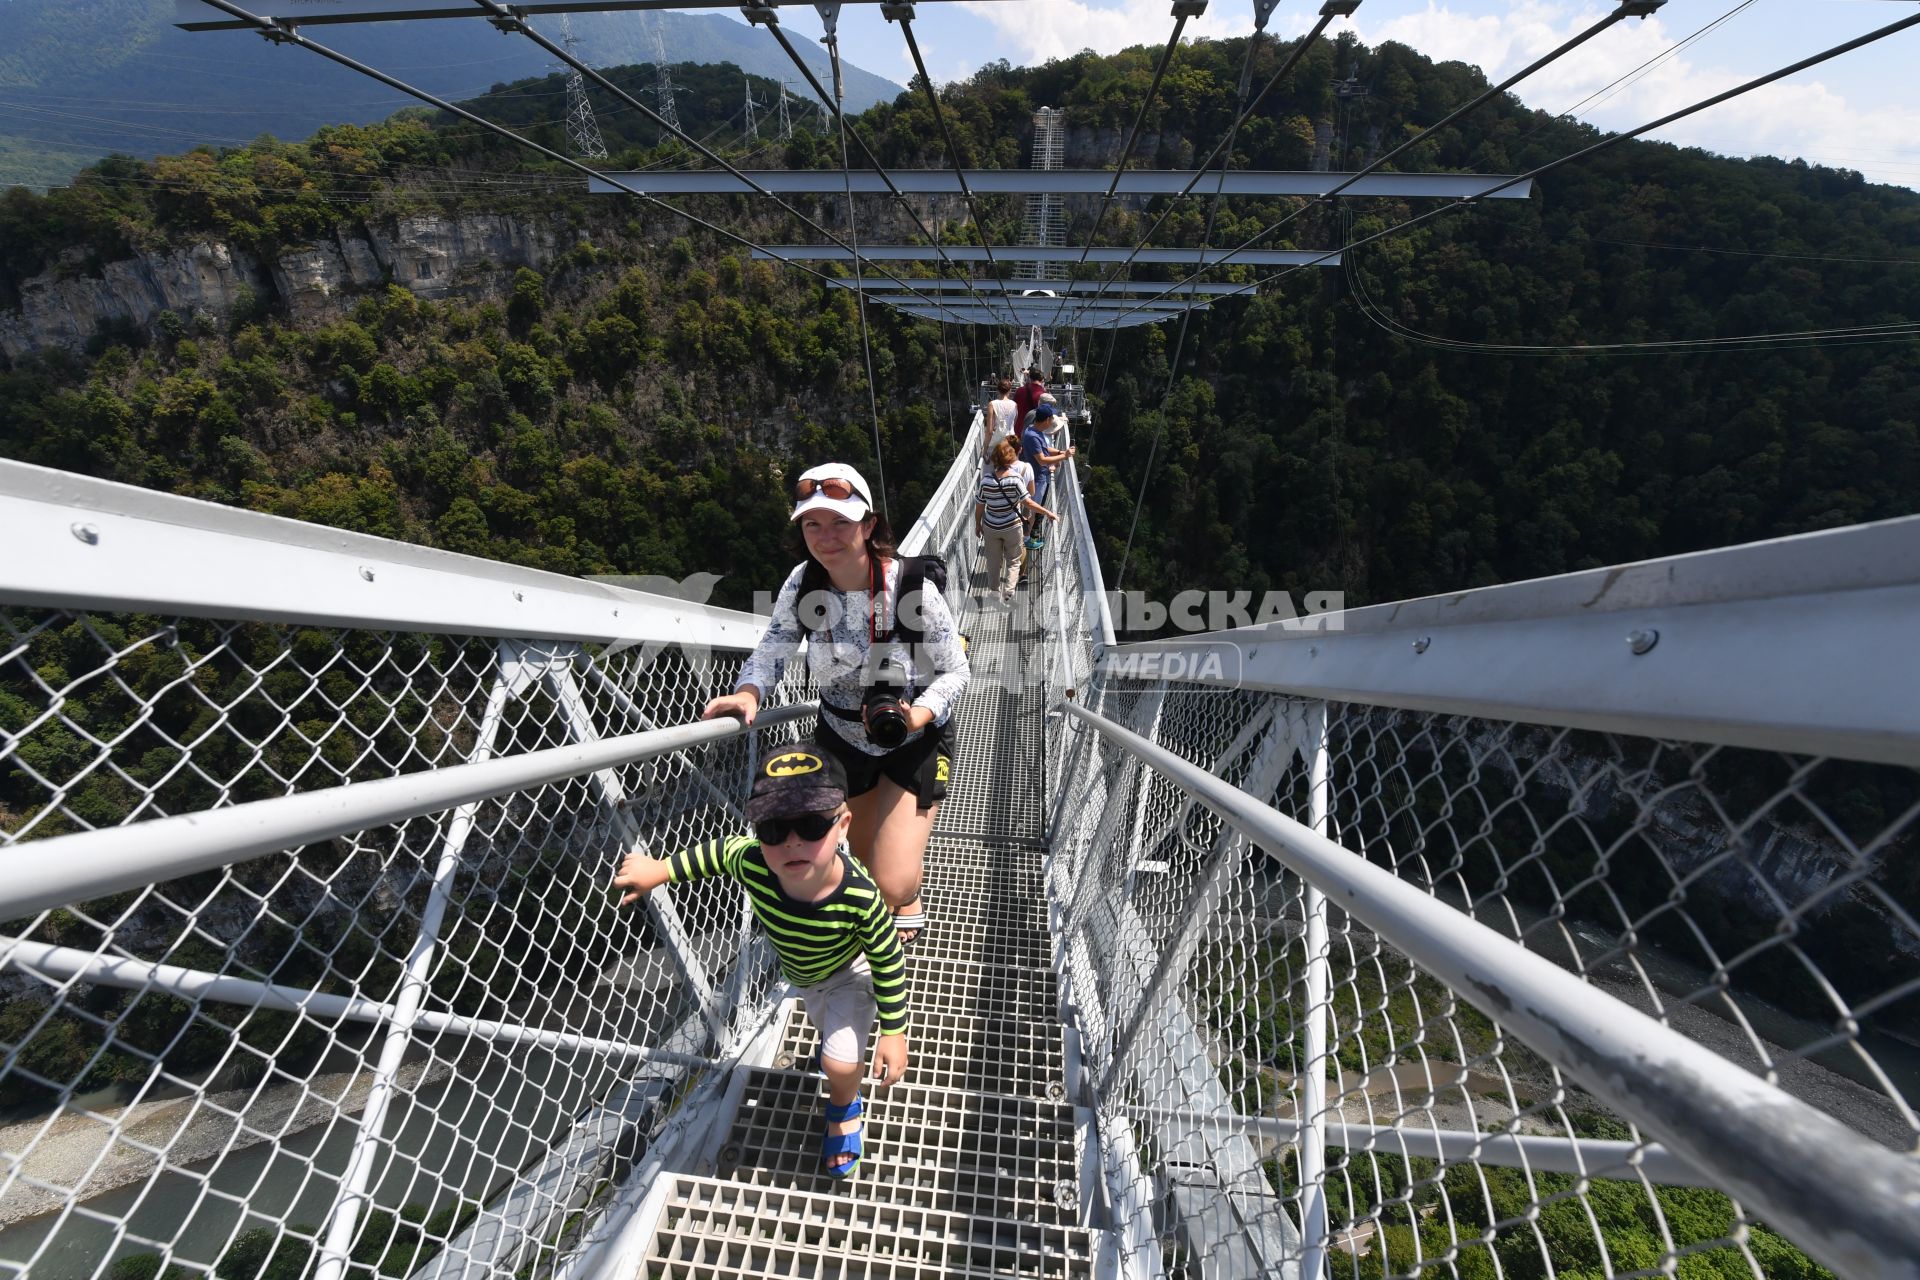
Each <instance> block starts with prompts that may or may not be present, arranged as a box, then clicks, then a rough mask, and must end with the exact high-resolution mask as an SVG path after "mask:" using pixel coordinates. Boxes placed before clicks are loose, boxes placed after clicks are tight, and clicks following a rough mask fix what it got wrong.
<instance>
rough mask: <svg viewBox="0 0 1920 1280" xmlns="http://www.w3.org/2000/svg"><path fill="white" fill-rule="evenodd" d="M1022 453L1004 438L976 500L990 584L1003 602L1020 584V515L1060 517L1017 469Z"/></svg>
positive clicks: (975, 513)
mask: <svg viewBox="0 0 1920 1280" xmlns="http://www.w3.org/2000/svg"><path fill="white" fill-rule="evenodd" d="M1020 465H1021V463H1020V462H1019V453H1018V451H1017V450H1016V449H1015V448H1014V446H1013V441H1012V440H1002V441H1001V442H1000V443H999V445H998V446H997V447H996V448H995V449H994V452H993V459H992V461H990V462H989V463H988V464H987V468H986V470H985V471H983V472H982V473H981V475H980V492H979V494H978V495H977V496H976V497H975V499H974V503H973V532H974V536H975V537H977V538H980V539H981V540H982V541H983V542H984V543H985V544H986V549H987V585H988V586H990V587H992V588H994V589H995V590H997V591H998V592H999V593H1000V602H1001V603H1002V604H1009V605H1010V604H1012V603H1013V589H1014V588H1015V587H1017V586H1019V585H1020V555H1021V548H1020V543H1021V541H1022V539H1023V538H1024V537H1025V536H1026V526H1025V525H1023V524H1021V523H1020V517H1021V516H1022V515H1024V514H1025V513H1026V512H1027V511H1029V510H1032V511H1035V512H1038V513H1039V514H1040V515H1043V516H1045V517H1046V518H1047V519H1049V520H1058V519H1059V518H1060V517H1059V516H1058V515H1056V514H1054V513H1053V512H1051V511H1049V510H1047V509H1046V508H1045V507H1043V506H1041V505H1040V504H1039V503H1038V502H1035V501H1034V500H1033V497H1032V495H1031V494H1029V493H1028V492H1027V480H1026V477H1025V476H1022V475H1021V474H1020V472H1019V471H1018V470H1017V468H1018V467H1020Z"/></svg>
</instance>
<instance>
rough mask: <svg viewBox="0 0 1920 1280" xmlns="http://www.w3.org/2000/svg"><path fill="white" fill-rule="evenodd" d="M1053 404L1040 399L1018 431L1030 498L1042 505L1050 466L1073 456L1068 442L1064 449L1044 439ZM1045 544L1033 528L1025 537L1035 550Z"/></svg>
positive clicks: (1051, 476) (1050, 420) (1051, 417)
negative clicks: (1029, 468) (1030, 478)
mask: <svg viewBox="0 0 1920 1280" xmlns="http://www.w3.org/2000/svg"><path fill="white" fill-rule="evenodd" d="M1053 412H1054V410H1053V406H1052V405H1050V404H1048V403H1046V402H1045V401H1044V400H1043V401H1041V403H1040V407H1039V408H1037V409H1035V410H1034V411H1033V421H1032V422H1030V423H1028V424H1027V429H1026V430H1025V431H1022V432H1021V433H1020V457H1021V458H1022V459H1023V460H1024V461H1026V462H1027V463H1029V464H1030V465H1031V466H1032V467H1033V500H1034V501H1035V502H1036V503H1039V504H1041V505H1042V506H1044V505H1045V504H1046V501H1047V490H1048V489H1049V488H1051V487H1052V485H1053V468H1054V466H1055V465H1056V464H1058V463H1062V462H1065V461H1066V460H1067V459H1068V458H1071V457H1072V456H1073V453H1074V450H1073V446H1072V445H1068V446H1067V447H1066V448H1065V449H1064V450H1061V449H1056V448H1054V447H1053V446H1052V445H1051V444H1049V443H1048V442H1047V429H1048V427H1049V426H1050V425H1051V423H1052V419H1053ZM1045 545H1046V540H1045V539H1044V538H1042V537H1040V535H1039V534H1038V533H1037V532H1036V533H1035V534H1034V536H1033V537H1031V538H1028V539H1027V548H1028V550H1030V551H1038V550H1039V549H1040V548H1041V547H1043V546H1045Z"/></svg>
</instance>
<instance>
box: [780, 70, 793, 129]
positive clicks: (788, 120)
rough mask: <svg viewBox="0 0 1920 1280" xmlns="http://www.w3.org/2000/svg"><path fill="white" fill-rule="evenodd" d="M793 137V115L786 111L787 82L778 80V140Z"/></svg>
mask: <svg viewBox="0 0 1920 1280" xmlns="http://www.w3.org/2000/svg"><path fill="white" fill-rule="evenodd" d="M792 137H793V117H792V116H791V115H789V114H788V113H787V82H786V81H785V80H782V81H781V82H780V141H782V142H786V141H787V140H788V139H790V138H792Z"/></svg>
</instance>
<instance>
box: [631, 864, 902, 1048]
mask: <svg viewBox="0 0 1920 1280" xmlns="http://www.w3.org/2000/svg"><path fill="white" fill-rule="evenodd" d="M840 869H841V876H840V887H839V888H838V889H835V890H834V891H833V892H832V893H830V894H828V895H827V896H826V897H825V898H822V899H821V900H820V901H819V902H801V901H800V900H799V899H797V898H791V897H788V896H787V892H786V890H784V889H782V888H781V887H780V878H779V877H778V876H776V875H775V874H774V872H773V868H772V867H769V866H768V865H767V860H766V857H765V855H764V854H762V853H761V852H760V842H759V841H758V840H755V839H754V838H753V837H751V836H727V837H726V838H725V839H722V840H709V841H707V842H706V843H705V844H701V845H695V846H694V847H693V848H691V849H682V850H681V851H680V852H679V853H676V854H674V855H673V856H672V857H670V858H668V859H667V880H668V883H670V884H680V883H683V882H685V881H688V880H702V879H705V878H706V877H708V876H731V877H733V878H734V879H735V880H738V881H739V882H740V883H741V884H742V885H743V886H745V888H746V890H747V902H748V903H749V904H750V905H751V906H752V907H753V914H754V916H755V917H756V918H758V919H759V921H760V927H761V928H763V929H765V930H766V931H767V939H768V941H770V942H772V943H773V950H774V954H776V955H778V956H779V957H780V972H781V973H783V974H785V975H786V978H787V981H789V982H791V983H793V984H794V985H796V986H801V987H811V986H814V985H815V984H817V983H821V982H825V981H826V980H827V979H828V978H830V977H832V976H833V975H834V974H836V973H838V972H840V970H842V969H844V968H846V967H847V966H848V965H849V964H851V963H853V959H854V957H855V956H857V955H859V954H860V953H861V952H863V951H864V952H866V955H867V966H868V967H869V968H870V969H872V970H873V999H874V1003H875V1004H876V1005H878V1006H879V1010H880V1034H881V1035H883V1036H889V1035H900V1034H904V1033H905V1032H906V1029H907V961H906V954H905V953H904V952H903V951H902V950H901V947H900V935H899V933H898V932H896V931H895V929H894V927H893V913H892V912H891V911H889V910H888V909H887V904H886V901H885V899H883V898H882V897H881V896H880V890H879V889H878V888H876V887H875V886H874V883H873V878H872V877H871V876H869V875H868V874H867V872H866V868H864V867H862V866H861V865H860V864H859V863H857V862H855V861H854V860H853V859H852V858H850V857H848V856H847V855H846V853H845V851H842V852H841V854H840Z"/></svg>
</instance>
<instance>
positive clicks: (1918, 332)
mask: <svg viewBox="0 0 1920 1280" xmlns="http://www.w3.org/2000/svg"><path fill="white" fill-rule="evenodd" d="M1342 265H1343V266H1344V267H1345V268H1346V273H1347V279H1348V282H1349V283H1350V284H1351V285H1352V286H1353V290H1354V297H1355V300H1356V301H1357V302H1358V303H1359V304H1360V313H1361V314H1362V315H1364V316H1366V317H1367V319H1369V320H1371V321H1372V322H1373V323H1374V324H1375V325H1376V326H1378V327H1379V328H1381V329H1383V330H1385V331H1386V332H1387V333H1389V334H1392V335H1393V336H1394V337H1397V338H1404V339H1406V340H1408V341H1410V342H1417V343H1420V344H1421V345H1422V346H1428V347H1435V348H1438V349H1440V350H1443V351H1465V352H1473V353H1477V354H1484V355H1509V356H1582V355H1596V356H1597V355H1706V354H1718V353H1722V352H1743V351H1765V350H1778V349H1781V348H1785V347H1803V346H1826V345H1839V346H1853V345H1857V344H1858V343H1860V342H1864V341H1880V342H1906V341H1914V340H1920V322H1910V321H1900V322H1889V323H1886V324H1874V325H1852V326H1845V327H1837V328H1826V329H1794V330H1781V331H1775V332H1769V333H1742V334H1732V335H1729V336H1726V337H1719V338H1662V339H1654V340H1650V341H1639V342H1575V343H1522V342H1475V341H1471V340H1468V339H1464V338H1448V337H1445V336H1443V335H1440V334H1435V333H1425V332H1422V331H1421V330H1418V329H1415V328H1413V327H1412V326H1410V325H1407V324H1405V323H1403V322H1402V321H1400V320H1397V319H1395V318H1394V317H1393V316H1392V315H1390V314H1388V313H1387V311H1386V310H1385V308H1383V307H1381V306H1380V304H1379V303H1377V302H1375V301H1374V299H1373V295H1372V293H1370V292H1369V291H1368V289H1367V283H1366V279H1365V278H1364V277H1363V276H1362V275H1361V274H1360V270H1359V266H1358V264H1357V263H1356V261H1355V259H1354V257H1353V256H1351V255H1349V256H1348V257H1346V258H1344V259H1342ZM1829 339H1831V340H1834V341H1832V342H1829V341H1828V340H1829Z"/></svg>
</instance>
